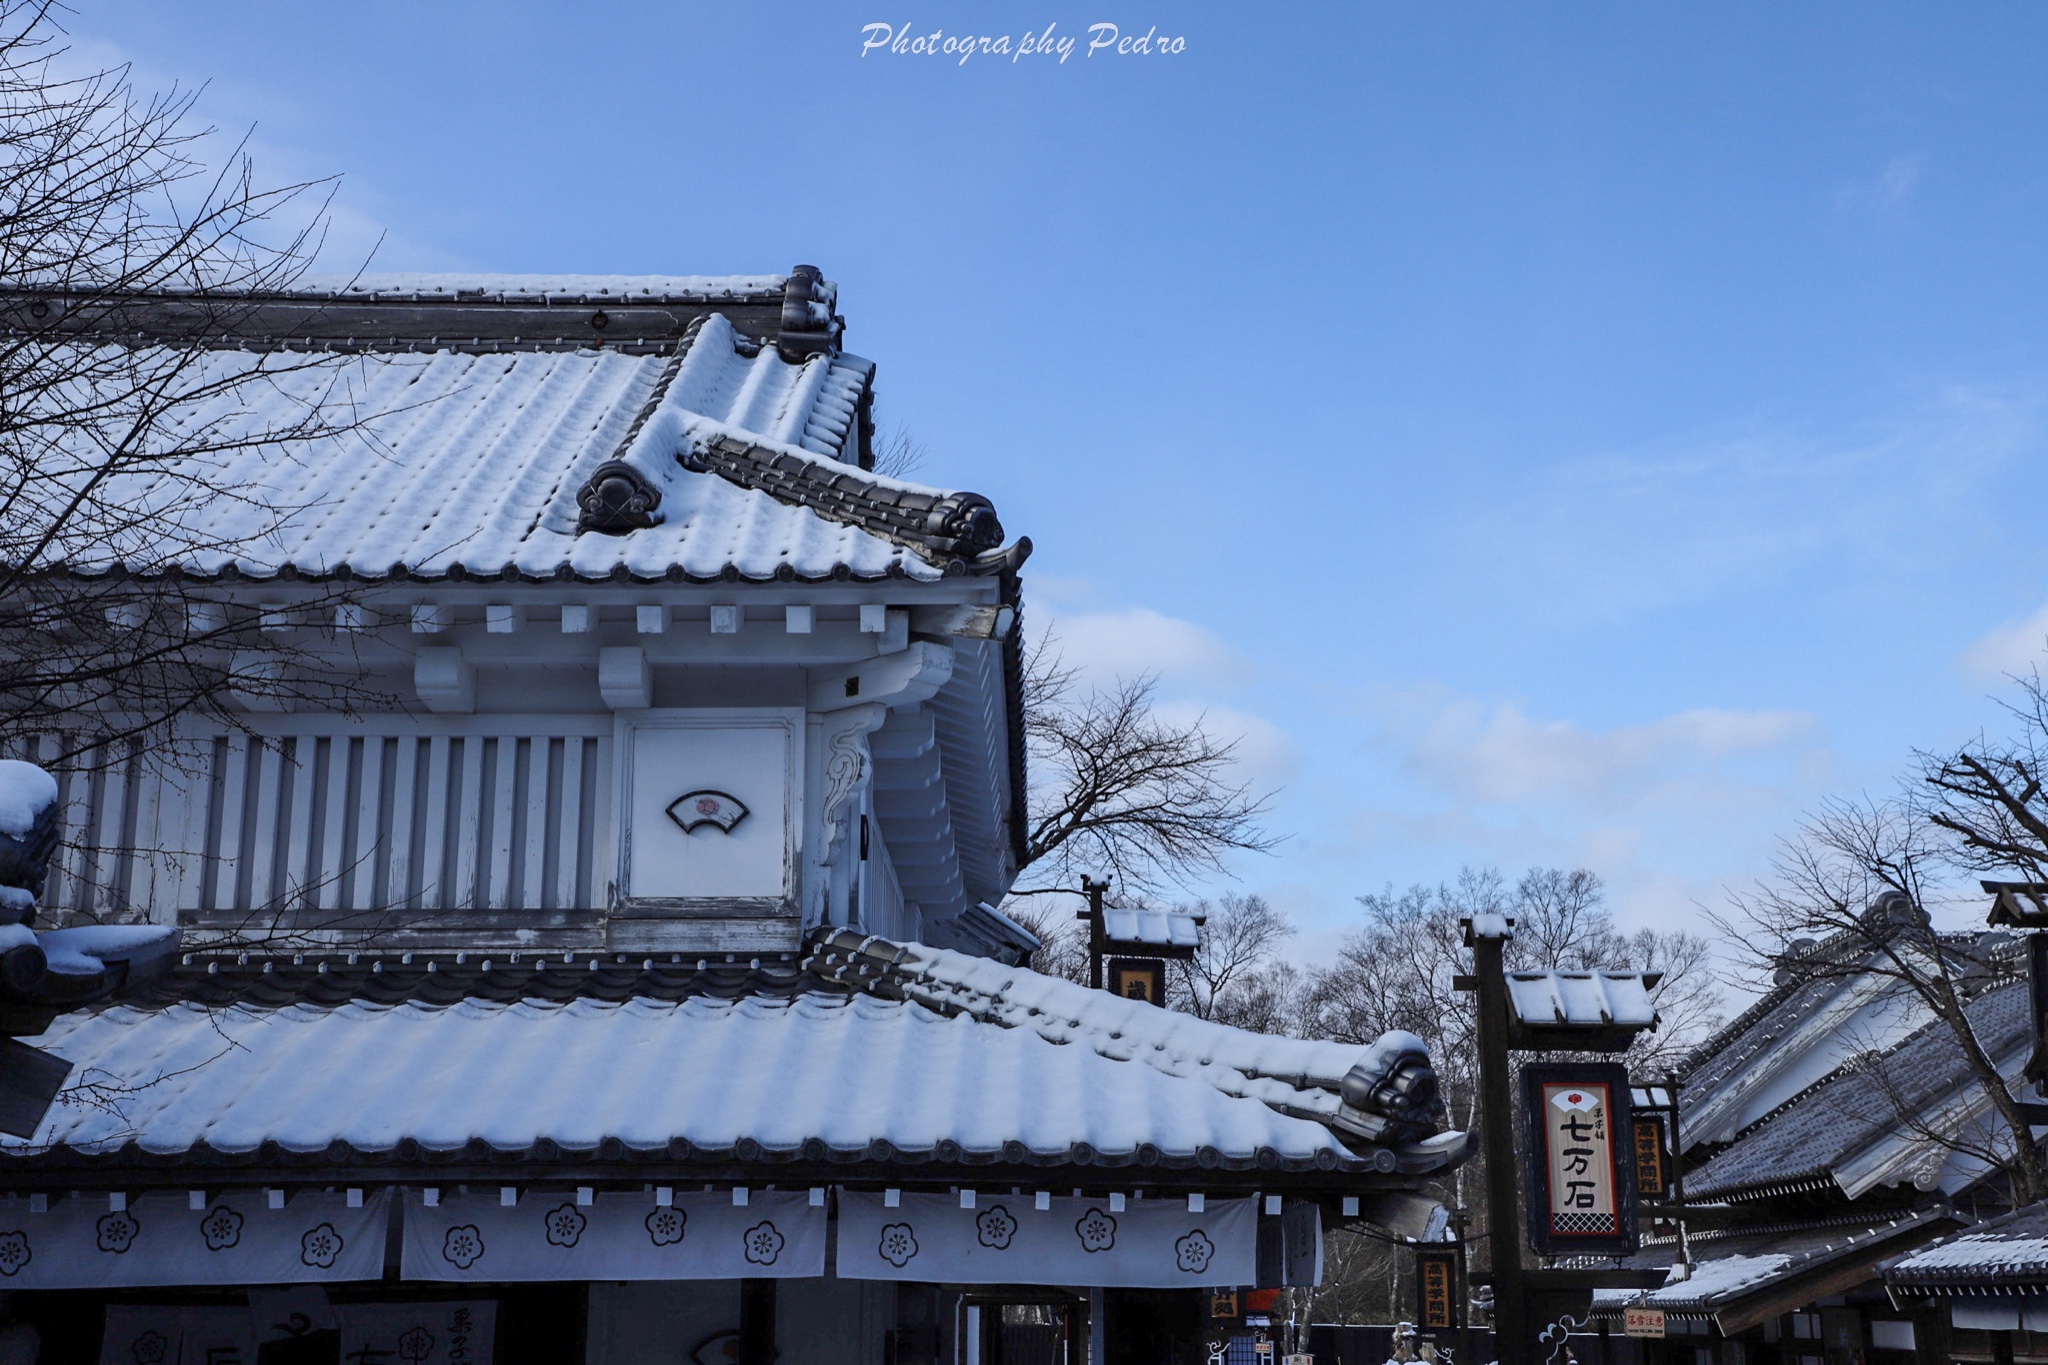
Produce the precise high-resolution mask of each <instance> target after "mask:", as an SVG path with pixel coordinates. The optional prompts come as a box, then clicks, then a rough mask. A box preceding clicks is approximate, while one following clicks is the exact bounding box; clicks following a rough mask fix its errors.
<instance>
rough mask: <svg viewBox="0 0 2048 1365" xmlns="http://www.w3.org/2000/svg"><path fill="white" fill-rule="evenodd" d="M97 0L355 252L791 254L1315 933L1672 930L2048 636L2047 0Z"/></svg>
mask: <svg viewBox="0 0 2048 1365" xmlns="http://www.w3.org/2000/svg"><path fill="white" fill-rule="evenodd" d="M78 3H79V6H80V8H79V12H78V13H77V14H76V15H75V17H74V18H73V19H72V20H71V23H70V27H71V29H72V32H73V34H74V35H75V37H76V39H77V43H78V46H79V48H80V50H81V51H82V52H83V53H84V54H86V55H88V56H93V57H110V56H117V57H121V58H125V59H129V60H132V61H134V62H135V63H136V65H137V69H138V76H139V78H140V79H142V80H143V81H145V82H148V83H151V84H162V83H164V82H167V81H170V80H174V79H175V80H178V81H182V82H186V83H193V82H200V81H211V85H210V86H209V88H208V89H207V91H206V94H205V98H204V103H203V106H202V107H203V109H204V110H205V112H206V113H207V114H208V115H209V116H210V117H211V118H212V119H213V120H214V121H216V122H218V123H220V124H222V125H223V126H225V127H231V128H243V127H247V126H249V125H252V124H253V125H254V126H255V129H256V131H255V140H254V146H255V149H256V152H257V155H258V158H259V167H260V169H261V170H262V171H263V172H265V173H266V174H268V175H269V176H271V177H275V178H286V177H296V176H310V175H325V174H330V173H336V172H339V173H342V174H343V175H344V176H345V179H344V180H343V182H342V186H341V189H340V192H339V198H338V200H337V217H336V227H335V233H334V236H333V238H332V241H331V248H332V249H331V252H330V254H331V255H332V256H333V258H334V259H335V260H336V261H337V262H338V263H346V262H347V261H349V260H352V259H355V258H358V257H360V255H361V254H362V253H363V252H364V251H366V250H367V249H368V247H369V245H370V244H371V243H372V242H374V241H376V240H377V239H378V238H379V237H380V236H381V238H382V246H381V248H380V249H379V251H378V254H377V257H376V261H375V264H376V265H377V266H378V267H379V268H387V269H451V270H461V269H479V270H482V269H488V270H507V271H578V272H599V271H616V272H662V273H726V272H753V271H775V270H782V269H785V268H787V267H788V266H789V265H791V264H793V263H795V262H798V261H806V262H815V263H816V264H818V265H820V266H822V267H823V268H824V269H825V271H826V273H827V274H828V275H829V276H830V277H832V278H834V279H836V280H837V281H839V283H840V287H841V294H840V298H841V307H842V311H843V312H844V313H845V314H846V315H847V317H848V319H849V324H850V325H849V333H848V345H849V347H850V348H851V349H853V350H855V351H857V352H859V353H860V354H863V355H866V356H869V357H871V358H874V359H875V360H877V361H878V362H879V364H880V373H879V377H878V394H879V404H878V415H879V418H880V421H881V424H882V426H883V429H884V430H885V431H887V430H890V429H892V428H894V427H895V426H897V425H898V424H901V425H903V426H906V427H907V428H908V429H909V430H910V431H911V432H912V433H914V435H915V437H916V439H917V440H919V441H920V442H922V443H923V444H925V445H926V446H927V447H929V449H930V452H931V454H930V456H929V458H928V461H927V463H926V465H925V467H924V469H923V470H922V471H921V473H920V477H922V478H925V479H927V480H929V481H932V482H935V483H942V484H946V485H949V486H956V487H969V488H973V489H975V490H977V491H980V492H983V493H986V494H988V495H989V496H991V497H992V498H994V499H995V501H996V504H997V506H998V507H999V509H1000V510H1001V512H1002V516H1003V520H1004V522H1005V524H1006V525H1007V526H1008V527H1009V528H1010V529H1011V530H1012V531H1013V532H1022V533H1026V534H1028V535H1030V536H1031V537H1032V539H1033V541H1034V542H1035V543H1036V545H1037V547H1038V553H1037V555H1036V557H1035V558H1034V559H1033V560H1032V562H1031V565H1030V569H1029V581H1028V588H1027V590H1028V592H1029V594H1030V597H1029V602H1030V608H1031V611H1032V614H1033V619H1034V620H1036V621H1041V622H1042V621H1044V620H1045V619H1047V618H1048V617H1051V618H1053V619H1056V620H1057V622H1058V626H1059V629H1060V631H1061V633H1062V634H1063V636H1064V637H1065V639H1066V640H1067V642H1068V645H1069V648H1070V651H1071V652H1072V653H1073V654H1074V655H1075V656H1076V657H1077V658H1078V659H1081V660H1084V661H1086V662H1087V663H1088V664H1089V665H1090V666H1091V667H1092V668H1094V669H1097V670H1099V671H1100V672H1101V673H1102V674H1104V675H1107V674H1109V673H1112V672H1115V671H1119V670H1122V671H1129V670H1135V669H1142V668H1152V669H1155V670H1157V671H1158V672H1159V673H1160V675H1161V679H1162V693H1163V695H1164V696H1165V697H1166V698H1167V699H1168V703H1169V705H1170V706H1172V707H1173V708H1175V709H1176V710H1177V711H1179V712H1181V713H1192V712H1194V711H1196V710H1206V711H1207V713H1208V714H1209V716H1210V718H1211V721H1212V723H1214V724H1216V725H1218V726H1219V727H1221V728H1225V729H1227V730H1229V731H1230V732H1232V733H1237V734H1241V735H1243V737H1244V740H1243V743H1244V753H1245V756H1246V761H1247V771H1248V774H1249V775H1250V776H1251V777H1252V778H1253V780H1255V781H1259V782H1264V783H1270V784H1273V785H1276V786H1279V787H1281V788H1282V789H1283V790H1282V794H1281V796H1280V798H1279V800H1278V802H1277V803H1276V806H1275V813H1274V815H1275V818H1274V823H1275V826H1276V827H1277V828H1278V829H1279V830H1281V831H1282V832H1285V833H1287V834H1288V835H1289V836H1290V838H1289V840H1288V842H1287V843H1286V845H1285V846H1284V847H1283V848H1282V849H1281V851H1280V852H1279V853H1278V854H1277V855H1275V856H1272V857H1267V858H1257V859H1252V860H1248V861H1247V862H1246V863H1245V864H1244V865H1243V866H1242V867H1241V868H1240V872H1241V875H1242V886H1243V887H1245V888H1248V889H1255V890H1259V891H1263V892H1265V893H1267V894H1268V895H1269V896H1271V897H1272V898H1274V899H1275V900H1277V901H1279V902H1280V903H1282V904H1283V905H1285V906H1286V907H1288V908H1289V909H1291V910H1292V911H1293V912H1294V913H1295V914H1296V915H1297V916H1298V917H1299V918H1300V919H1301V920H1302V921H1303V922H1304V923H1305V925H1306V926H1307V927H1308V928H1309V930H1310V934H1309V937H1308V939H1307V940H1306V943H1305V946H1308V947H1311V948H1312V947H1314V946H1315V945H1317V944H1319V943H1322V942H1326V941H1327V940H1328V938H1329V937H1330V936H1333V935H1335V934H1336V933H1339V932H1341V931H1342V929H1343V928H1344V927H1345V925H1346V924H1347V923H1348V921H1349V919H1350V917H1351V914H1352V904H1351V897H1352V896H1353V895H1355V894H1356V893H1358V892H1360V891H1365V890H1372V889H1377V888H1379V887H1380V886H1382V885H1384V884H1386V883H1389V882H1392V883H1396V884H1403V883H1407V882H1409V881H1413V880H1425V881H1434V880H1437V879H1440V878H1449V877H1451V876H1453V875H1455V873H1456V871H1457V869H1458V868H1459V867H1460V865H1462V864H1465V863H1497V864H1500V865H1502V866H1504V867H1505V868H1508V869H1509V870H1511V871H1513V870H1517V869H1520V868H1522V867H1525V866H1528V865H1531V864H1543V865H1566V866H1570V865H1585V866H1589V867H1592V868H1593V869H1595V870H1596V871H1598V872H1599V873H1600V874H1601V875H1602V876H1603V877H1605V878H1606V879H1607V880H1608V882H1609V884H1610V886H1611V888H1612V890H1613V893H1614V903H1615V905H1616V907H1617V909H1618V910H1619V911H1620V912H1621V914H1622V916H1623V918H1624V920H1625V921H1627V922H1629V923H1632V924H1636V923H1655V924H1659V925H1661V926H1665V927H1671V926H1675V925H1680V924H1691V923H1693V922H1694V921H1695V920H1696V919H1697V917H1698V911H1697V908H1696V907H1698V906H1700V905H1707V906H1719V905H1720V904H1722V903H1723V900H1724V890H1725V888H1728V887H1731V886H1741V885H1743V884H1745V883H1746V882H1748V881H1749V880H1750V879H1752V878H1754V877H1755V876H1756V875H1757V874H1758V873H1759V872H1760V871H1761V870H1762V868H1763V865H1764V860H1765V859H1766V857H1767V856H1768V853H1769V851H1770V848H1771V845H1772V842H1773V841H1774V839H1775V838H1776V837H1777V836H1778V835H1779V834H1781V833H1783V832H1784V831H1786V830H1787V829H1789V828H1790V826H1791V825H1792V823H1793V822H1794V821H1795V819H1796V817H1797V815H1798V813H1799V811H1800V810H1801V809H1802V808H1805V807H1807V806H1809V805H1810V804H1811V803H1812V802H1814V801H1815V800H1816V799H1818V798H1819V797H1821V796H1823V795H1825V794H1827V793H1830V792H1855V791H1858V790H1862V789H1864V788H1867V787H1875V786H1881V785H1883V784H1885V783H1886V782H1887V781H1888V780H1889V775H1890V774H1891V773H1893V772H1895V771H1897V770H1898V768H1899V767H1900V766H1901V764H1902V763H1903V761H1904V759H1905V758H1906V756H1907V755H1908V753H1909V751H1910V750H1911V749H1912V748H1913V747H1914V746H1916V745H1918V746H1940V745H1942V744H1945V743H1949V742H1952V741H1955V740H1957V739H1958V738H1960V737H1962V736H1964V735H1966V734H1968V733H1970V732H1972V731H1973V730H1975V729H1976V728H1977V727H1979V726H1982V725H1985V724H1995V722H1996V718H1997V717H1996V711H1995V707H1994V705H1993V702H1992V701H1991V700H1990V698H1991V697H1992V696H1993V695H1994V694H1995V693H1997V692H1998V691H1999V689H2000V681H1999V679H2000V674H2001V673H2002V672H2003V671H2007V670H2010V669H2013V668H2019V667H2025V666H2027V665H2028V664H2029V663H2030V662H2031V661H2032V659H2033V658H2034V656H2035V655H2036V654H2038V653H2039V652H2040V649H2041V645H2042V641H2043V639H2044V638H2048V546H2044V545H2043V542H2042V539H2041V537H2040V536H2039V535H2037V534H2035V533H2034V531H2035V522H2034V519H2033V517H2031V516H2029V515H2028V510H2027V509H2030V508H2036V509H2037V508H2039V507H2040V506H2042V505H2043V495H2044V494H2048V472H2044V471H2048V463H2044V461H2043V460H2042V458H2041V457H2042V453H2043V450H2042V447H2043V401H2044V399H2048V334H2044V329H2043V319H2044V318H2048V231H2044V229H2048V157H2044V154H2043V152H2042V150H2041V149H2042V148H2043V147H2044V146H2048V82H2043V81H2042V80H2041V79H2040V76H2039V72H2040V69H2041V63H2042V59H2043V56H2044V52H2048V10H2043V9H2041V8H2039V7H2029V6H2022V5H2018V4H1988V3H1987V4H1981V5H1975V6H1970V7H1962V8H1958V7H1932V6H1918V7H1908V6H1904V5H1870V4H1855V5H1826V4H1811V5H1800V6H1767V5H1758V4H1750V5H1705V4H1669V5H1658V6H1634V5H1590V4H1585V5H1573V6H1544V7H1509V6H1504V5H1467V6H1461V7H1450V6H1427V5H1420V4H1415V5H1397V6H1390V5H1358V6H1346V7H1337V6H1329V7H1322V8H1308V7H1297V8H1291V9H1277V8H1259V9H1253V8H1250V7H1243V6H1220V5H1219V6H1200V5H1178V6H1173V7H1166V6H1159V5H1152V6H1142V5H1141V6H1131V5H1125V4H1121V3H1119V4H1109V5H1102V6H1096V7H1093V8H1076V7H1074V6H1072V5H1069V4H1066V3H1048V4H1031V5H974V6H957V5H936V4H929V3H915V4H904V3H896V4H893V5H891V6H889V7H887V8H877V7H874V6H867V5H854V6H833V5H823V4H817V5H804V6H791V5H785V6H774V5H746V6H741V5H732V6H718V7H710V6H686V5H682V4H622V3H613V4H596V5H588V4H574V5H572V4H568V3H560V4H524V5H521V4H510V3H501V4H488V5H486V4H472V5H464V4H458V3H452V2H450V0H440V2H439V3H436V4H432V5H420V4H416V3H407V4H376V3H360V2H356V3H350V4H346V5H342V4H332V3H330V4H297V5H286V4H275V3H272V4H226V3H184V4H180V5H177V6H164V5H157V4H144V3H99V2H98V0H78ZM879 22H887V23H889V24H891V25H892V26H904V25H908V27H909V32H911V33H912V34H917V35H923V34H927V33H930V32H932V31H933V30H939V31H941V32H942V33H943V34H944V35H946V36H953V35H956V34H962V33H970V34H977V35H987V36H996V35H1010V37H1011V40H1012V43H1013V44H1014V43H1015V40H1016V35H1020V34H1023V33H1025V32H1027V31H1030V32H1033V33H1039V32H1042V31H1043V30H1044V29H1045V28H1046V26H1047V25H1049V24H1051V25H1056V29H1055V38H1056V39H1057V38H1059V37H1067V36H1071V37H1074V38H1076V39H1077V40H1078V41H1077V46H1076V49H1075V51H1074V54H1073V55H1072V56H1071V57H1069V58H1068V59H1067V60H1066V61H1065V62H1064V63H1062V62H1060V61H1059V60H1058V58H1057V57H1056V56H1051V57H1047V56H1039V55H1031V56H1023V57H1019V58H1018V59H1017V60H1015V61H1011V60H1007V59H1005V58H1002V57H999V56H989V55H984V54H980V53H977V55H976V56H974V57H972V58H971V59H969V60H968V61H966V62H965V63H964V64H962V63H960V62H959V61H957V59H953V58H949V57H946V56H943V55H942V56H939V57H931V56H923V55H890V54H888V53H887V52H886V51H883V50H877V51H873V52H869V53H868V54H867V55H865V56H863V55H862V45H863V41H864V39H863V33H862V29H863V27H864V26H865V25H867V24H869V23H879ZM1097 23H1114V24H1116V25H1117V26H1118V29H1119V31H1120V33H1122V34H1132V33H1144V32H1146V31H1147V30H1156V32H1158V33H1160V34H1164V35H1169V36H1173V37H1178V38H1182V39H1184V49H1183V50H1182V51H1180V52H1178V53H1174V54H1158V53H1153V54H1146V55H1126V56H1118V55H1116V54H1115V53H1114V51H1113V50H1111V51H1105V52H1102V53H1098V54H1096V55H1094V56H1088V55H1084V54H1085V47H1086V44H1087V41H1088V33H1087V30H1088V27H1089V26H1090V25H1091V24H1097Z"/></svg>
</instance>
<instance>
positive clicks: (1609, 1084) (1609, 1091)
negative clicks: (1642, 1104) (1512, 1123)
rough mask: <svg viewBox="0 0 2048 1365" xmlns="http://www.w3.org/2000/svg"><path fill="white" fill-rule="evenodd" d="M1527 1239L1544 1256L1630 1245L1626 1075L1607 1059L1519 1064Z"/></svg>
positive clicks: (1619, 1250)
mask: <svg viewBox="0 0 2048 1365" xmlns="http://www.w3.org/2000/svg"><path fill="white" fill-rule="evenodd" d="M1522 1103H1523V1116H1524V1135H1525V1138H1526V1141H1525V1144H1524V1146H1523V1161H1524V1166H1525V1180H1524V1188H1525V1189H1526V1190H1527V1191H1528V1194H1529V1244H1530V1245H1531V1246H1533V1247H1534V1248H1535V1249H1536V1250H1537V1251H1539V1252H1541V1253H1543V1254H1544V1255H1547V1256H1556V1255H1573V1254H1593V1255H1625V1254H1627V1253H1629V1252H1632V1251H1634V1250H1635V1249H1636V1236H1635V1233H1636V1229H1635V1152H1634V1150H1633V1147H1634V1136H1635V1129H1634V1124H1633V1122H1632V1121H1631V1115H1630V1112H1629V1092H1628V1073H1627V1072H1626V1071H1625V1070H1624V1069H1623V1068H1622V1067H1620V1066H1616V1065H1613V1064H1612V1063H1607V1064H1601V1063H1589V1064H1584V1065H1574V1064H1554V1065H1553V1064H1544V1065H1532V1066H1527V1067H1524V1068H1523V1069H1522Z"/></svg>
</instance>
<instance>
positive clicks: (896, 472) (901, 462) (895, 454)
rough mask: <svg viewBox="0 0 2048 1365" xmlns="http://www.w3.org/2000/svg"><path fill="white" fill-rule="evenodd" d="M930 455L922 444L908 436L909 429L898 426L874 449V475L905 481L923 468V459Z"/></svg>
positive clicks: (928, 450) (913, 437)
mask: <svg viewBox="0 0 2048 1365" xmlns="http://www.w3.org/2000/svg"><path fill="white" fill-rule="evenodd" d="M930 453H931V451H930V449H929V448H928V447H926V445H925V443H924V442H922V441H920V440H918V439H917V438H916V437H915V436H912V435H911V434H910V428H909V427H906V426H898V427H897V428H896V429H895V430H894V431H891V432H890V433H889V435H888V436H887V437H886V438H885V439H884V440H883V441H882V443H881V445H879V446H877V447H875V473H877V474H886V475H888V476H889V477H890V478H892V479H907V478H909V477H910V476H911V475H913V474H915V473H917V471H918V470H920V469H922V468H924V462H925V457H926V456H928V455H929V454H930Z"/></svg>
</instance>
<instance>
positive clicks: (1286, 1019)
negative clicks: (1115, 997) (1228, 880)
mask: <svg viewBox="0 0 2048 1365" xmlns="http://www.w3.org/2000/svg"><path fill="white" fill-rule="evenodd" d="M1185 908H1186V909H1187V910H1188V911H1189V912H1191V913H1193V914H1195V915H1198V916H1200V917H1201V919H1202V926H1201V939H1202V941H1201V944H1200V946H1198V947H1197V948H1196V949H1195V955H1194V956H1193V957H1192V958H1189V959H1187V960H1185V961H1180V962H1173V963H1170V964H1169V966H1170V968H1171V971H1170V972H1169V973H1168V981H1167V1001H1168V1003H1169V1004H1171V1005H1173V1006H1174V1007H1176V1008H1178V1009H1183V1010H1186V1011H1187V1012H1188V1013H1189V1014H1193V1015H1196V1016H1198V1017H1200V1018H1203V1019H1214V1020H1217V1021H1218V1022H1220V1023H1226V1024H1236V1025H1238V1026H1239V1027H1241V1028H1255V1029H1258V1030H1260V1031H1261V1032H1273V1033H1289V1032H1292V1031H1293V1028H1294V1026H1295V1018H1294V1015H1295V1001H1294V997H1295V996H1296V995H1297V994H1298V993H1299V989H1300V987H1299V982H1300V979H1301V974H1300V972H1299V971H1298V970H1297V969H1295V968H1294V967H1293V966H1292V965H1291V964H1289V963H1287V962H1284V961H1282V960H1281V958H1280V949H1281V947H1282V945H1283V944H1284V943H1285V942H1286V941H1287V940H1288V939H1290V938H1292V937H1293V936H1294V932H1295V930H1294V925H1293V924H1292V923H1291V922H1290V921H1289V920H1288V918H1287V916H1286V915H1285V914H1284V913H1282V912H1281V911H1280V910H1278V909H1276V908H1274V906H1273V905H1272V904H1271V903H1270V902H1268V901H1267V900H1266V898H1265V897H1263V896H1260V895H1248V896H1246V895H1238V894H1236V893H1234V892H1225V893H1224V894H1223V895H1222V896H1221V897H1219V898H1218V899H1217V900H1216V901H1214V902H1210V901H1206V900H1202V901H1196V902H1195V903H1194V904H1193V905H1191V906H1188V907H1185Z"/></svg>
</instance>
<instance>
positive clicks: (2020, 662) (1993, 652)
mask: <svg viewBox="0 0 2048 1365" xmlns="http://www.w3.org/2000/svg"><path fill="white" fill-rule="evenodd" d="M2044 656H2048V602H2044V603H2042V604H2041V605H2040V606H2039V607H2036V608H2035V609H2034V610H2033V611H2032V612H2030V613H2029V614H2028V615H2026V616H2023V617H2020V618H2019V619H2018V620H2014V621H2007V622H2005V623H2004V624H2003V625H1999V626H1994V627H1992V628H1991V629H1990V630H1988V631H1986V632H1984V634H1982V635H1980V636H1978V637H1977V638H1976V639H1975V640H1972V641H1971V642H1970V643H1969V644H1968V645H1966V646H1965V647H1964V648H1963V651H1962V653H1961V654H1959V655H1957V656H1956V666H1957V667H1958V668H1960V669H1962V670H1963V672H1965V673H1967V674H1969V675H1971V676H1972V677H1976V678H1982V679H1987V680H1989V679H1997V678H2009V677H2015V676H2019V675H2022V674H2025V673H2026V672H2027V671H2028V670H2029V669H2032V668H2034V667H2036V666H2038V665H2039V664H2041V663H2042V662H2043V661H2044Z"/></svg>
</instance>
